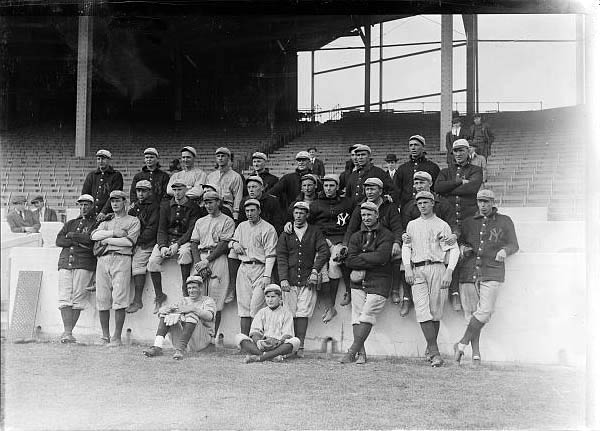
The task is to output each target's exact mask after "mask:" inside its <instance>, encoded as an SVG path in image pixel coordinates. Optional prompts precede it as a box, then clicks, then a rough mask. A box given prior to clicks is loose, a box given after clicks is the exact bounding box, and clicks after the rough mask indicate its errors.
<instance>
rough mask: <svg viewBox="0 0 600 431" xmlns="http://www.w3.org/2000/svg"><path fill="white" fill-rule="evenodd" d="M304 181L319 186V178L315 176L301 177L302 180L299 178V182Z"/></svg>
mask: <svg viewBox="0 0 600 431" xmlns="http://www.w3.org/2000/svg"><path fill="white" fill-rule="evenodd" d="M304 180H311V181H312V182H313V183H315V184H319V177H317V176H316V175H315V174H305V175H302V178H300V181H304Z"/></svg>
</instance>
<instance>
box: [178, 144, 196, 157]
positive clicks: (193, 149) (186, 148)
mask: <svg viewBox="0 0 600 431" xmlns="http://www.w3.org/2000/svg"><path fill="white" fill-rule="evenodd" d="M184 151H187V152H189V153H192V154H193V155H194V157H196V156H197V155H198V153H197V152H196V149H195V148H194V147H191V146H189V145H187V146H185V147H183V148H182V149H181V152H182V153H183V152H184Z"/></svg>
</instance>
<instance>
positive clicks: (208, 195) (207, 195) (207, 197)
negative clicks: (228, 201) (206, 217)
mask: <svg viewBox="0 0 600 431" xmlns="http://www.w3.org/2000/svg"><path fill="white" fill-rule="evenodd" d="M202 199H204V201H212V200H218V201H220V200H221V196H219V194H218V193H217V192H213V191H211V190H209V191H207V192H204V194H203V195H202Z"/></svg>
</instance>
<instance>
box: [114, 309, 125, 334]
mask: <svg viewBox="0 0 600 431" xmlns="http://www.w3.org/2000/svg"><path fill="white" fill-rule="evenodd" d="M124 324H125V309H124V308H121V309H119V310H115V334H114V336H113V338H115V339H120V338H121V333H122V332H123V325H124Z"/></svg>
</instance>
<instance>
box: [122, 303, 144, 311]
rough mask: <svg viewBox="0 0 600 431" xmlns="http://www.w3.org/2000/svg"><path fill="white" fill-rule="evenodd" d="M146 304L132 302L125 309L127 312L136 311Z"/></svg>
mask: <svg viewBox="0 0 600 431" xmlns="http://www.w3.org/2000/svg"><path fill="white" fill-rule="evenodd" d="M143 306H144V305H143V304H141V303H139V304H138V303H137V302H132V303H131V304H129V307H127V308H126V309H125V312H127V313H135V312H136V311H139V310H141V309H142V307H143Z"/></svg>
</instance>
